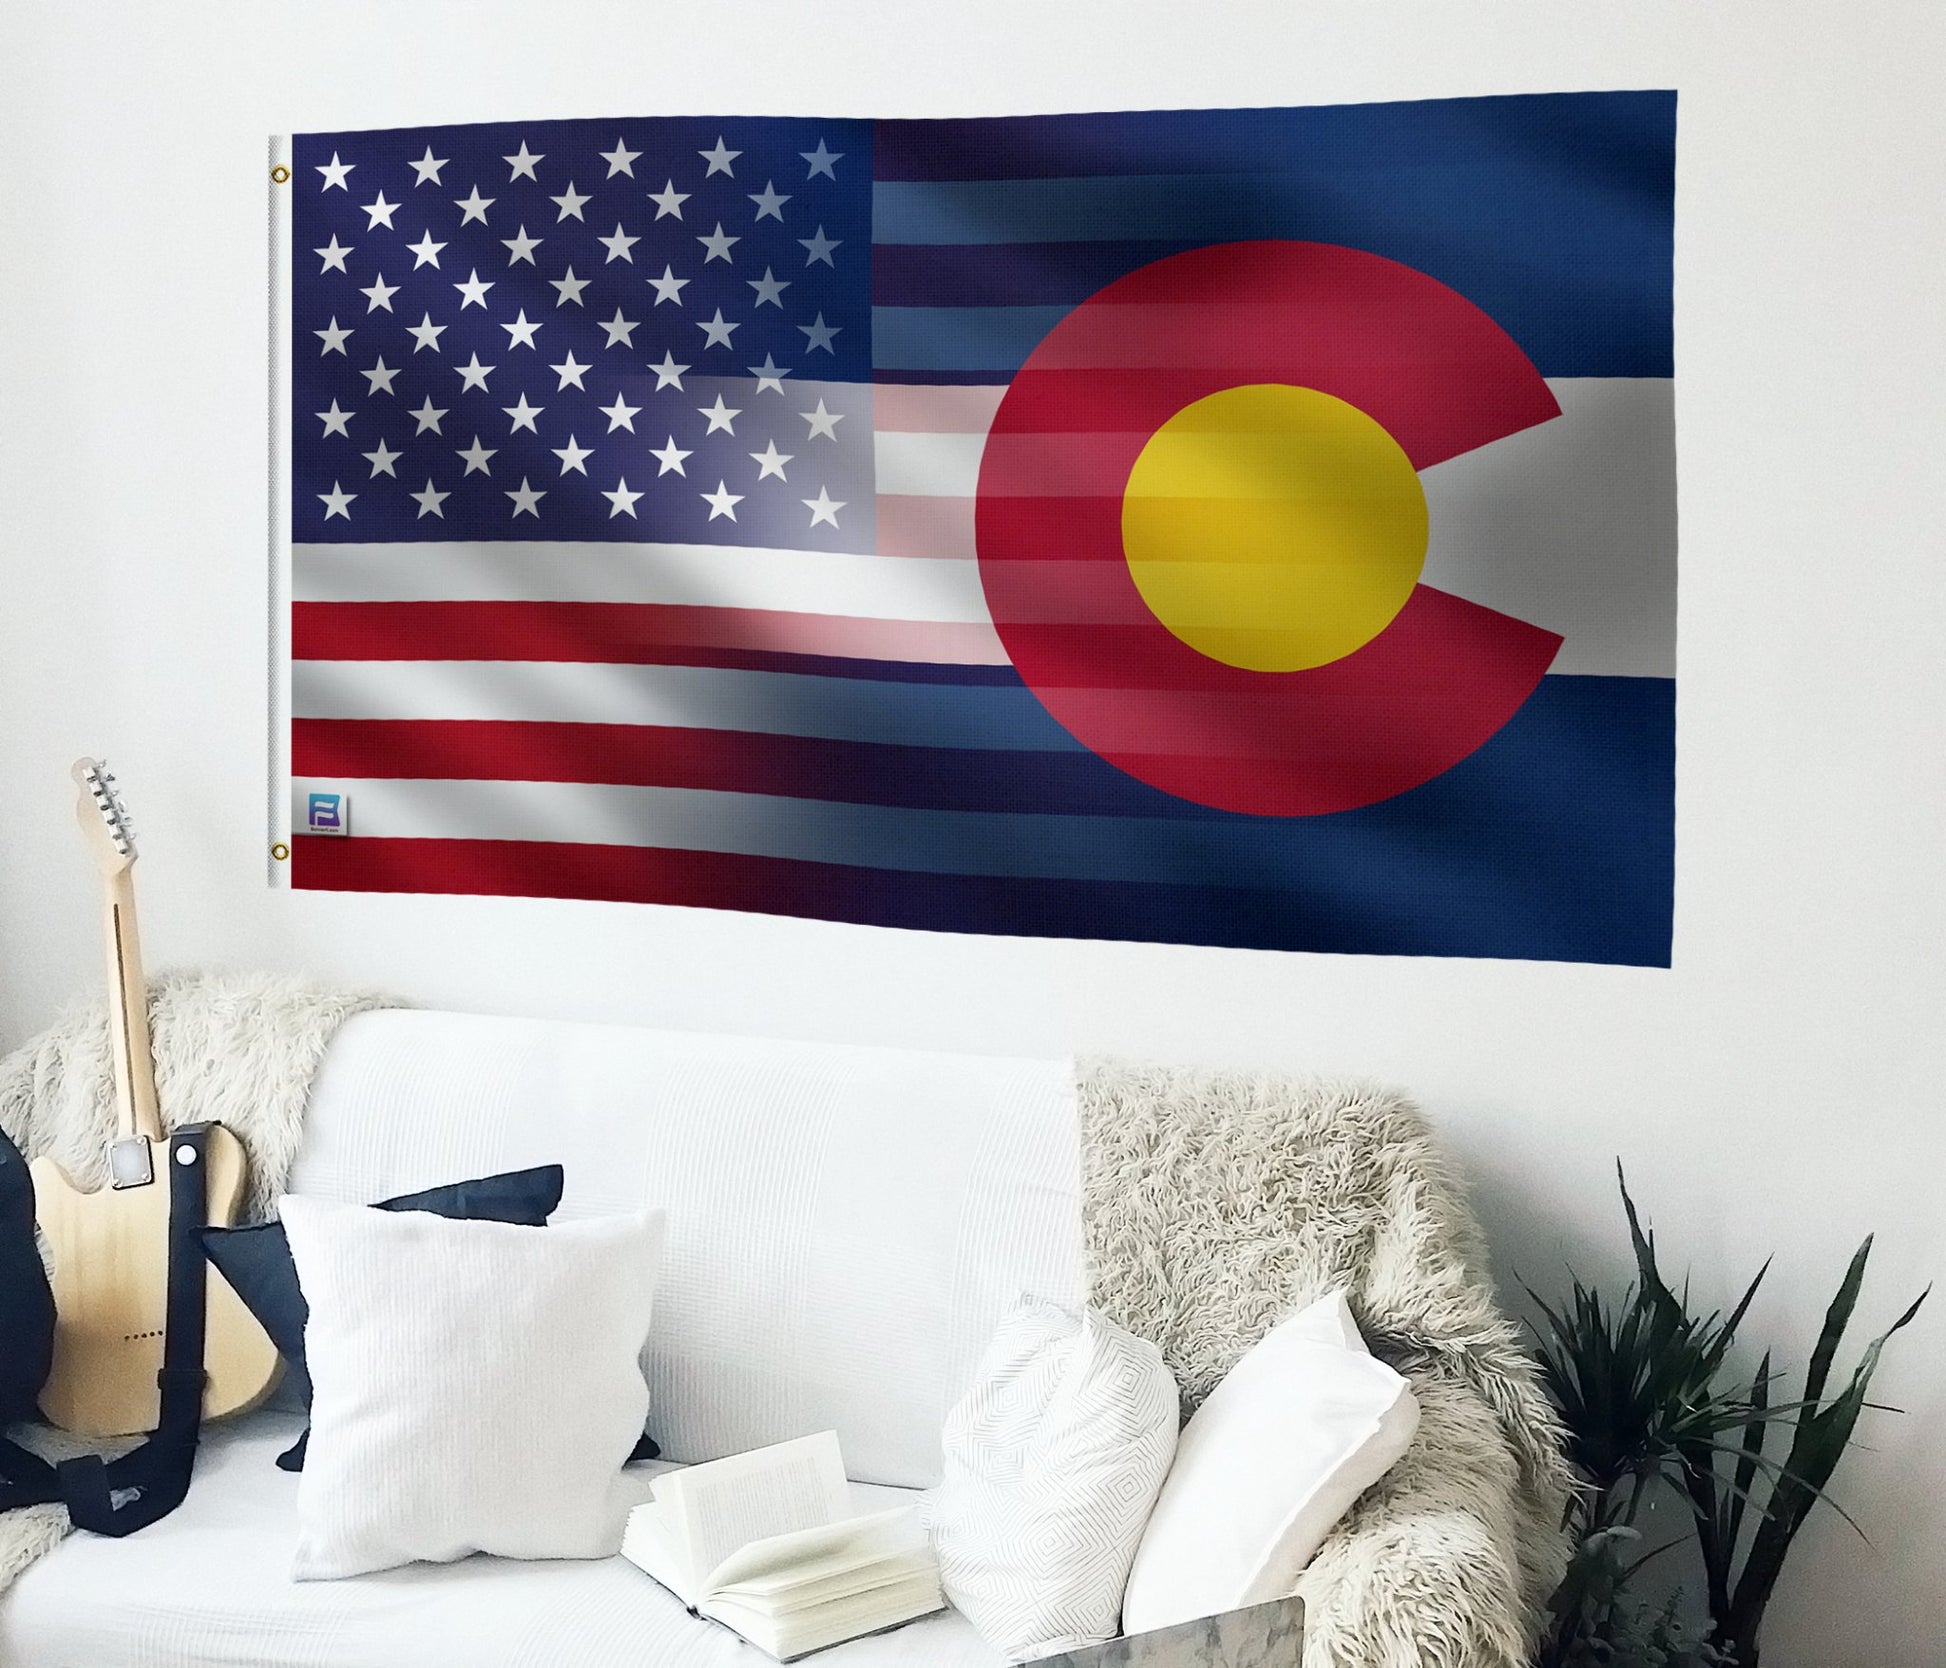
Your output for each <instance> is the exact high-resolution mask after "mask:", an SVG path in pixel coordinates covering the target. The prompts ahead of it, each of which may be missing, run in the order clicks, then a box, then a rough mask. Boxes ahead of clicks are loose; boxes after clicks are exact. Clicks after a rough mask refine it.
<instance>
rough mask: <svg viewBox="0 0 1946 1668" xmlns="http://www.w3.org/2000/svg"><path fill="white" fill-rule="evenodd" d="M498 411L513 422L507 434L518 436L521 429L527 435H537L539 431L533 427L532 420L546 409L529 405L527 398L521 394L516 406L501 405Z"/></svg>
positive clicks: (542, 406) (541, 406)
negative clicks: (502, 412)
mask: <svg viewBox="0 0 1946 1668" xmlns="http://www.w3.org/2000/svg"><path fill="white" fill-rule="evenodd" d="M500 409H501V410H502V411H504V412H505V413H506V414H507V415H508V416H509V417H511V418H512V419H513V420H514V421H513V427H512V428H510V429H508V430H507V432H508V433H509V434H518V433H519V432H520V431H521V430H522V429H525V430H526V431H527V432H528V433H529V434H539V433H540V432H541V431H540V430H539V429H537V428H535V427H534V419H535V418H536V417H538V416H539V415H540V414H541V413H542V412H543V411H545V410H546V409H547V407H546V406H544V405H529V404H528V403H527V396H526V395H525V394H522V395H521V396H520V399H519V402H518V403H517V404H514V405H503V406H502V407H501V408H500Z"/></svg>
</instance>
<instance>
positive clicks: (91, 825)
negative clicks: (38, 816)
mask: <svg viewBox="0 0 1946 1668" xmlns="http://www.w3.org/2000/svg"><path fill="white" fill-rule="evenodd" d="M73 776H74V780H75V785H76V786H77V787H79V788H80V789H81V793H80V796H79V797H78V798H77V799H76V800H75V802H74V815H75V820H76V821H77V822H79V823H80V824H81V832H82V833H83V834H84V835H86V836H87V840H88V849H89V851H91V852H92V853H93V854H94V859H95V866H96V867H97V868H98V869H100V870H101V872H102V874H103V875H104V876H109V875H118V874H120V873H121V872H122V871H123V870H124V869H126V868H127V867H128V866H129V865H130V864H131V863H133V862H134V861H135V822H134V819H133V818H131V817H130V816H129V814H128V806H127V805H125V804H124V803H123V802H122V796H121V791H120V790H119V789H118V788H117V787H116V786H115V778H114V777H113V776H112V775H110V774H109V771H108V767H107V765H106V763H104V762H103V761H102V760H100V759H76V760H75V761H74V770H73Z"/></svg>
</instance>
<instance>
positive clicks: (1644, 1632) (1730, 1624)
mask: <svg viewBox="0 0 1946 1668" xmlns="http://www.w3.org/2000/svg"><path fill="white" fill-rule="evenodd" d="M1616 1174H1617V1179H1618V1181H1619V1182H1620V1184H1621V1192H1622V1207H1623V1210H1624V1212H1625V1213H1626V1215H1627V1217H1628V1229H1629V1239H1630V1243H1631V1245H1632V1246H1633V1248H1634V1252H1635V1271H1636V1272H1635V1279H1634V1280H1633V1281H1632V1282H1631V1283H1630V1284H1629V1286H1628V1287H1627V1289H1626V1290H1625V1291H1624V1292H1623V1294H1622V1296H1621V1297H1620V1299H1619V1300H1617V1301H1614V1302H1612V1303H1611V1302H1609V1301H1607V1300H1605V1299H1604V1298H1603V1297H1602V1295H1601V1293H1600V1292H1599V1291H1597V1290H1595V1289H1593V1288H1591V1287H1589V1286H1586V1285H1584V1284H1583V1283H1582V1281H1581V1280H1580V1279H1579V1278H1574V1277H1572V1276H1571V1286H1570V1290H1569V1293H1568V1296H1567V1298H1566V1299H1565V1300H1564V1301H1561V1302H1558V1303H1556V1304H1549V1303H1548V1302H1546V1301H1545V1300H1543V1299H1542V1298H1540V1297H1539V1296H1538V1295H1537V1294H1535V1293H1534V1292H1533V1291H1532V1289H1531V1288H1530V1289H1529V1296H1531V1297H1533V1298H1534V1301H1535V1303H1536V1305H1537V1306H1538V1307H1539V1309H1540V1311H1541V1314H1542V1316H1543V1318H1544V1322H1545V1324H1544V1326H1543V1327H1542V1328H1541V1329H1540V1333H1539V1336H1540V1356H1541V1365H1542V1370H1543V1372H1544V1374H1545V1376H1546V1380H1547V1385H1548V1390H1549V1392H1550V1394H1551V1395H1552V1396H1553V1398H1554V1401H1555V1404H1556V1406H1557V1407H1558V1408H1559V1409H1560V1412H1561V1416H1562V1418H1563V1420H1564V1421H1565V1422H1566V1424H1567V1427H1568V1431H1569V1454H1570V1458H1571V1459H1572V1460H1573V1462H1574V1464H1575V1466H1576V1468H1577V1470H1579V1471H1580V1473H1581V1475H1582V1477H1583V1478H1584V1479H1585V1481H1586V1484H1587V1487H1586V1490H1585V1492H1584V1493H1583V1494H1582V1496H1581V1497H1580V1498H1579V1499H1578V1500H1576V1501H1575V1502H1574V1504H1573V1505H1572V1506H1571V1508H1570V1527H1571V1528H1572V1529H1573V1530H1574V1531H1575V1532H1576V1535H1577V1551H1576V1554H1575V1557H1574V1560H1573V1563H1572V1564H1571V1566H1570V1568H1569V1571H1568V1576H1567V1578H1566V1580H1565V1581H1563V1583H1562V1585H1561V1588H1560V1590H1559V1591H1558V1592H1557V1593H1556V1594H1555V1598H1554V1601H1553V1605H1552V1607H1551V1609H1552V1615H1551V1620H1550V1626H1549V1630H1548V1634H1547V1637H1546V1639H1545V1640H1544V1641H1543V1644H1542V1650H1541V1656H1540V1661H1541V1664H1542V1668H1566V1665H1568V1664H1576V1663H1581V1662H1609V1663H1614V1664H1616V1665H1617V1668H1681V1665H1686V1664H1710V1663H1719V1664H1724V1665H1726V1668H1758V1634H1759V1631H1760V1629H1761V1628H1762V1625H1763V1617H1764V1611H1765V1608H1766V1607H1767V1606H1768V1605H1769V1603H1770V1598H1771V1595H1772V1593H1773V1592H1775V1590H1776V1587H1777V1580H1778V1577H1779V1575H1780V1574H1781V1573H1782V1570H1783V1565H1784V1559H1785V1557H1786V1555H1787V1554H1788V1553H1789V1551H1790V1548H1791V1543H1792V1541H1793V1540H1794V1539H1795V1538H1796V1535H1797V1532H1798V1530H1799V1529H1800V1528H1801V1527H1802V1526H1803V1523H1804V1520H1805V1519H1806V1518H1807V1517H1808V1516H1809V1515H1810V1513H1811V1510H1812V1508H1813V1507H1814V1506H1815V1505H1816V1504H1817V1502H1818V1501H1820V1500H1824V1499H1828V1497H1827V1496H1826V1494H1825V1492H1824V1490H1825V1485H1826V1484H1827V1483H1828V1482H1829V1481H1830V1479H1831V1474H1832V1472H1833V1471H1835V1470H1836V1469H1837V1465H1838V1461H1839V1459H1840V1458H1841V1457H1842V1456H1843V1454H1844V1451H1845V1449H1846V1447H1847V1446H1849V1444H1850V1442H1851V1438H1852V1433H1853V1430H1854V1428H1855V1427H1856V1425H1857V1422H1858V1416H1859V1414H1860V1413H1861V1412H1862V1411H1863V1410H1864V1409H1865V1408H1866V1407H1867V1406H1874V1405H1876V1404H1873V1403H1868V1402H1867V1400H1866V1392H1867V1389H1868V1387H1869V1385H1870V1383H1871V1378H1872V1374H1873V1373H1874V1371H1876V1369H1877V1367H1878V1361H1879V1356H1880V1353H1881V1352H1882V1351H1883V1350H1884V1347H1885V1343H1886V1340H1887V1339H1888V1338H1890V1337H1891V1335H1892V1334H1893V1333H1894V1332H1897V1331H1898V1330H1899V1329H1900V1328H1901V1327H1903V1326H1905V1325H1907V1324H1908V1323H1909V1322H1910V1321H1911V1320H1912V1318H1913V1316H1914V1315H1916V1314H1917V1313H1918V1312H1919V1306H1920V1304H1922V1303H1924V1302H1925V1300H1926V1296H1927V1292H1922V1293H1921V1294H1920V1295H1919V1297H1918V1298H1917V1299H1916V1300H1914V1302H1913V1303H1912V1305H1911V1307H1909V1308H1908V1309H1907V1310H1906V1311H1905V1312H1904V1313H1903V1314H1902V1315H1900V1316H1899V1318H1898V1319H1897V1320H1895V1321H1894V1322H1893V1323H1892V1325H1891V1326H1889V1327H1888V1328H1887V1329H1886V1330H1885V1331H1884V1332H1883V1333H1881V1334H1880V1335H1879V1336H1878V1337H1877V1338H1875V1339H1873V1340H1872V1341H1871V1342H1870V1343H1869V1344H1867V1345H1866V1347H1865V1349H1864V1350H1863V1352H1862V1353H1861V1354H1860V1356H1859V1359H1858V1361H1857V1363H1856V1364H1855V1365H1854V1367H1853V1369H1852V1372H1851V1376H1850V1378H1849V1380H1847V1381H1846V1382H1845V1383H1844V1386H1843V1388H1842V1389H1840V1390H1839V1391H1838V1392H1837V1393H1836V1394H1835V1395H1829V1396H1828V1395H1827V1392H1828V1391H1829V1389H1830V1386H1831V1381H1832V1369H1833V1367H1834V1365H1835V1363H1836V1358H1837V1354H1838V1349H1839V1345H1840V1343H1841V1342H1842V1340H1843V1337H1844V1333H1845V1329H1846V1327H1847V1325H1848V1324H1849V1323H1850V1320H1851V1316H1852V1311H1853V1309H1854V1308H1855V1307H1856V1305H1857V1302H1858V1294H1859V1290H1860V1288H1861V1287H1862V1286H1863V1284H1864V1279H1865V1265H1866V1261H1867V1259H1868V1258H1869V1257H1870V1255H1871V1249H1872V1241H1871V1236H1869V1235H1867V1236H1866V1239H1865V1241H1864V1243H1863V1244H1862V1245H1860V1246H1859V1248H1858V1250H1857V1251H1856V1252H1855V1253H1854V1254H1853V1256H1852V1259H1851V1264H1850V1266H1849V1267H1848V1268H1847V1269H1846V1271H1845V1277H1844V1279H1843V1280H1842V1281H1841V1282H1840V1284H1839V1287H1838V1290H1837V1293H1836V1295H1835V1296H1834V1297H1833V1298H1832V1300H1831V1304H1830V1307H1829V1308H1828V1309H1827V1311H1826V1313H1825V1318H1824V1326H1823V1328H1822V1330H1821V1331H1820V1333H1819V1335H1818V1341H1817V1344H1816V1347H1815V1348H1814V1349H1813V1350H1812V1353H1811V1360H1810V1364H1809V1366H1808V1367H1807V1369H1806V1371H1805V1375H1804V1383H1803V1387H1802V1393H1801V1394H1800V1395H1799V1396H1798V1397H1797V1398H1796V1399H1794V1400H1779V1399H1777V1398H1776V1396H1775V1394H1774V1388H1775V1382H1776V1379H1775V1375H1773V1373H1772V1371H1771V1355H1770V1352H1768V1351H1766V1352H1765V1354H1764V1356H1763V1359H1762V1361H1761V1362H1760V1363H1759V1365H1758V1367H1757V1370H1756V1373H1755V1375H1754V1376H1752V1377H1749V1378H1745V1377H1743V1376H1741V1375H1740V1374H1739V1373H1738V1372H1737V1371H1736V1369H1735V1367H1734V1364H1733V1363H1732V1361H1731V1354H1732V1351H1733V1348H1734V1346H1735V1344H1736V1340H1737V1331H1738V1328H1739V1326H1740V1325H1741V1324H1742V1322H1743V1319H1744V1316H1745V1315H1746V1314H1747V1312H1748V1311H1749V1308H1750V1303H1751V1300H1752V1299H1753V1298H1754V1297H1755V1296H1756V1294H1757V1289H1758V1287H1759V1286H1760V1285H1761V1284H1762V1283H1763V1278H1764V1274H1765V1272H1766V1271H1767V1270H1768V1268H1769V1266H1770V1265H1769V1264H1768V1263H1766V1264H1765V1265H1764V1267H1763V1268H1761V1269H1759V1270H1758V1271H1757V1275H1756V1278H1755V1279H1753V1280H1752V1281H1751V1282H1750V1284H1749V1286H1748V1287H1747V1288H1746V1289H1745V1291H1744V1293H1743V1296H1742V1297H1741V1298H1740V1299H1739V1300H1738V1302H1737V1303H1736V1305H1735V1307H1734V1308H1732V1309H1731V1310H1730V1311H1729V1312H1728V1313H1727V1314H1725V1313H1723V1312H1722V1311H1721V1310H1714V1311H1711V1312H1710V1313H1709V1314H1707V1315H1704V1316H1701V1317H1698V1316H1696V1315H1695V1314H1693V1313H1692V1312H1691V1309H1690V1303H1689V1291H1688V1287H1687V1285H1686V1284H1685V1286H1684V1287H1683V1289H1682V1290H1681V1291H1680V1292H1678V1291H1676V1290H1675V1289H1674V1288H1672V1287H1671V1286H1670V1285H1669V1283H1668V1282H1667V1281H1666V1280H1665V1279H1664V1278H1663V1276H1662V1271H1661V1268H1660V1266H1659V1265H1658V1262H1657V1259H1656V1249H1655V1236H1654V1235H1653V1234H1652V1233H1650V1232H1647V1231H1645V1230H1644V1229H1643V1227H1642V1224H1641V1219H1640V1217H1639V1216H1638V1214H1637V1212H1636V1209H1635V1201H1634V1200H1633V1199H1632V1198H1630V1196H1629V1192H1628V1183H1627V1179H1626V1177H1624V1176H1622V1174H1621V1167H1620V1166H1619V1165H1617V1167H1616ZM1930 1289H1931V1288H1930V1287H1929V1288H1928V1292H1929V1291H1930ZM1774 1429H1775V1430H1780V1431H1782V1432H1783V1441H1782V1442H1781V1443H1779V1442H1775V1441H1773V1440H1772V1433H1773V1430H1774ZM1659 1486H1667V1487H1669V1488H1672V1489H1674V1490H1675V1491H1676V1493H1677V1494H1678V1495H1679V1496H1680V1497H1681V1499H1683V1500H1684V1501H1685V1502H1686V1503H1687V1505H1688V1508H1689V1514H1690V1518H1691V1522H1692V1525H1693V1528H1694V1535H1695V1542H1696V1546H1697V1551H1698V1556H1699V1561H1700V1563H1701V1567H1702V1575H1703V1598H1704V1601H1705V1603H1706V1605H1707V1609H1708V1615H1709V1625H1708V1629H1707V1632H1706V1634H1704V1635H1699V1634H1698V1633H1697V1632H1696V1631H1695V1630H1693V1629H1686V1628H1684V1627H1683V1626H1682V1624H1681V1622H1680V1619H1679V1612H1680V1605H1679V1603H1678V1602H1677V1601H1676V1600H1675V1599H1671V1600H1670V1601H1669V1602H1668V1603H1666V1604H1664V1605H1662V1606H1660V1607H1651V1606H1647V1605H1645V1604H1643V1603H1641V1602H1640V1601H1639V1600H1637V1599H1636V1598H1635V1597H1634V1595H1633V1593H1632V1592H1631V1590H1630V1588H1631V1583H1632V1582H1633V1581H1634V1578H1635V1577H1636V1576H1637V1575H1638V1574H1639V1573H1640V1571H1641V1569H1642V1567H1643V1565H1644V1564H1646V1563H1647V1562H1648V1561H1649V1560H1650V1559H1653V1558H1656V1557H1659V1556H1660V1555H1662V1554H1663V1553H1665V1552H1667V1551H1668V1550H1670V1548H1671V1547H1672V1546H1674V1545H1676V1544H1679V1543H1676V1542H1671V1543H1669V1544H1668V1545H1665V1546H1659V1547H1654V1548H1650V1549H1648V1550H1647V1551H1644V1550H1643V1549H1642V1547H1641V1534H1640V1530H1639V1528H1638V1527H1637V1520H1638V1518H1639V1516H1640V1514H1641V1511H1642V1507H1643V1505H1644V1502H1645V1500H1646V1499H1647V1498H1648V1496H1649V1494H1650V1493H1651V1492H1652V1491H1653V1490H1654V1489H1655V1488H1657V1487H1659ZM1834 1509H1837V1510H1840V1511H1841V1512H1842V1508H1834ZM1846 1521H1847V1522H1851V1521H1852V1520H1851V1519H1850V1517H1849V1516H1846ZM1852 1526H1853V1527H1854V1528H1857V1525H1856V1524H1855V1523H1853V1525H1852Z"/></svg>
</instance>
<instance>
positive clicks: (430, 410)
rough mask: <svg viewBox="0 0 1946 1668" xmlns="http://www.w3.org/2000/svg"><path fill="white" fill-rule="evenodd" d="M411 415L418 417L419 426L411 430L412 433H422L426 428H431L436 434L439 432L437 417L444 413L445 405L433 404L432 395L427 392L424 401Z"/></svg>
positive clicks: (442, 415)
mask: <svg viewBox="0 0 1946 1668" xmlns="http://www.w3.org/2000/svg"><path fill="white" fill-rule="evenodd" d="M412 415H413V416H414V417H416V418H418V419H419V426H418V427H417V428H416V429H414V430H413V431H412V432H413V433H414V434H424V433H425V432H426V430H427V429H431V430H432V432H433V433H434V434H438V433H440V432H441V430H440V427H439V419H440V418H442V417H444V416H445V415H446V407H444V406H435V405H434V404H433V403H432V395H430V394H428V395H427V396H426V403H425V404H424V405H422V406H420V407H419V409H418V410H417V411H415V412H413V414H412Z"/></svg>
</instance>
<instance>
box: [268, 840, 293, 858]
mask: <svg viewBox="0 0 1946 1668" xmlns="http://www.w3.org/2000/svg"><path fill="white" fill-rule="evenodd" d="M270 855H271V856H272V857H274V858H275V859H276V860H277V861H278V862H279V863H283V862H287V861H289V858H290V855H291V848H290V847H289V846H287V845H285V844H284V842H283V841H282V840H279V841H277V843H276V844H275V845H273V846H272V847H271V848H270Z"/></svg>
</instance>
